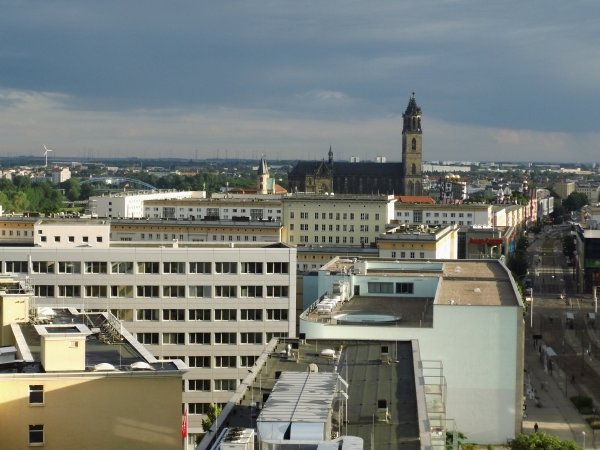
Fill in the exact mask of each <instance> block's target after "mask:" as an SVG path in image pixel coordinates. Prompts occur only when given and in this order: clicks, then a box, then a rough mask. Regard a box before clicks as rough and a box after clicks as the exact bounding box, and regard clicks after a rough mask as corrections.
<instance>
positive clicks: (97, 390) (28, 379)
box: [0, 277, 186, 450]
mask: <svg viewBox="0 0 600 450" xmlns="http://www.w3.org/2000/svg"><path fill="white" fill-rule="evenodd" d="M31 295H32V293H31V292H30V291H29V290H28V289H26V288H25V287H24V286H22V285H20V283H18V282H17V281H16V280H14V279H8V278H6V277H4V278H2V279H0V317H1V318H2V332H1V333H0V349H1V351H0V421H1V422H2V433H0V448H6V449H9V448H10V449H18V448H30V447H44V448H47V449H61V450H69V449H81V448H144V449H156V450H158V449H173V450H176V449H180V448H181V440H182V434H181V433H182V429H181V423H182V407H181V394H180V392H181V383H182V376H183V374H184V372H185V370H186V367H185V365H184V364H183V362H181V361H179V360H173V361H158V360H157V359H156V358H155V357H154V356H153V355H152V354H151V353H149V352H148V350H146V349H145V348H144V347H143V346H142V345H140V344H139V343H138V342H137V341H136V340H135V339H134V337H133V336H132V335H131V334H130V333H129V332H128V331H127V330H126V329H125V328H124V327H123V325H122V323H120V322H119V321H118V320H116V318H115V317H114V316H112V314H110V313H109V312H99V313H87V312H78V311H75V310H74V309H53V308H38V307H35V308H30V305H31Z"/></svg>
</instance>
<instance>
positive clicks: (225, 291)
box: [215, 286, 236, 297]
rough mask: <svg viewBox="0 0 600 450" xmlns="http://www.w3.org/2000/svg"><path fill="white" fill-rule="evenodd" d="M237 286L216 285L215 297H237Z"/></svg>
mask: <svg viewBox="0 0 600 450" xmlns="http://www.w3.org/2000/svg"><path fill="white" fill-rule="evenodd" d="M235 296H236V286H215V297H235Z"/></svg>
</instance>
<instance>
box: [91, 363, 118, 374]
mask: <svg viewBox="0 0 600 450" xmlns="http://www.w3.org/2000/svg"><path fill="white" fill-rule="evenodd" d="M116 370H117V369H116V368H115V366H113V365H112V364H110V363H99V364H96V365H95V366H94V372H116Z"/></svg>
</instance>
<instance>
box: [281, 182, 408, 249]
mask: <svg viewBox="0 0 600 450" xmlns="http://www.w3.org/2000/svg"><path fill="white" fill-rule="evenodd" d="M395 201H396V200H395V198H394V196H393V195H373V196H368V195H335V196H325V195H310V194H294V195H290V196H287V197H285V198H284V199H283V223H284V235H283V241H284V242H287V243H289V244H290V245H298V246H301V245H303V246H308V245H342V246H348V245H362V246H365V245H370V244H371V243H374V242H375V240H376V238H377V237H378V236H379V235H380V234H381V233H383V232H385V229H386V225H387V224H388V223H389V222H390V219H391V218H392V217H393V211H394V203H395Z"/></svg>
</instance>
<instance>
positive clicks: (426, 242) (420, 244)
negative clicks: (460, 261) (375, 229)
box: [377, 225, 458, 260]
mask: <svg viewBox="0 0 600 450" xmlns="http://www.w3.org/2000/svg"><path fill="white" fill-rule="evenodd" d="M377 247H378V248H379V256H380V257H382V258H394V259H395V258H397V259H428V260H431V259H456V258H457V255H458V226H457V225H448V226H443V227H439V228H433V227H432V228H429V227H427V226H426V225H420V226H405V225H399V226H397V227H395V228H393V229H391V230H388V231H387V232H386V233H385V234H383V235H381V236H379V237H378V238H377Z"/></svg>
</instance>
